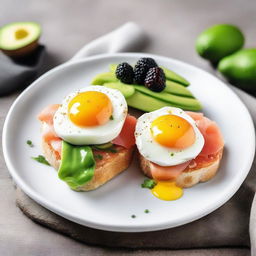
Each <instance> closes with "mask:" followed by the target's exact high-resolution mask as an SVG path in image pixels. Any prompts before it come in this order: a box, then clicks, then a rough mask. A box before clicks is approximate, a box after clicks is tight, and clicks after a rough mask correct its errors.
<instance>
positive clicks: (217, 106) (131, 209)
mask: <svg viewBox="0 0 256 256" xmlns="http://www.w3.org/2000/svg"><path fill="white" fill-rule="evenodd" d="M145 55H147V56H151V57H153V58H155V60H156V61H157V62H158V64H160V65H162V66H165V67H167V68H170V69H172V70H174V71H176V72H177V73H179V74H181V75H183V76H184V77H186V78H187V79H188V80H189V81H190V82H191V85H190V87H189V89H190V90H191V91H192V92H193V93H194V95H195V96H196V97H197V98H198V99H199V100H200V101H201V102H202V104H203V112H204V113H205V115H206V116H208V117H209V118H211V119H213V120H215V121H216V122H217V123H218V125H219V126H220V129H221V131H222V133H223V136H224V139H225V151H224V156H223V159H222V161H221V166H220V170H219V172H218V174H217V175H216V177H214V178H213V179H212V180H210V181H209V182H206V183H203V184H198V185H196V186H195V187H193V188H190V189H185V192H184V196H183V197H182V198H181V199H179V200H176V201H161V200H159V199H157V198H156V197H154V196H153V195H152V194H151V192H150V190H148V189H142V188H141V183H142V182H143V179H144V176H143V175H142V174H141V172H140V170H139V168H138V166H137V165H136V163H133V164H132V165H131V166H130V167H129V169H128V170H127V171H125V172H123V173H122V174H120V175H119V176H117V177H115V178H114V179H113V180H111V181H110V182H108V183H107V184H105V185H103V186H102V187H101V188H99V189H97V190H94V191H91V192H74V191H72V190H70V189H69V188H68V186H67V185H66V184H65V183H64V182H62V181H61V180H59V179H58V177H57V172H56V171H55V170H54V169H53V168H52V167H48V166H45V165H43V164H39V163H38V162H36V161H34V160H32V159H31V157H32V156H37V155H38V154H41V149H40V140H41V135H40V123H39V121H38V120H37V114H38V113H39V112H40V110H41V109H42V108H44V107H45V106H47V105H48V104H52V103H60V102H61V100H62V98H63V97H64V96H65V95H67V94H69V93H70V92H72V91H74V90H77V89H79V88H83V87H85V86H88V85H89V84H90V81H91V79H92V78H93V77H94V76H95V75H96V74H98V73H101V72H105V71H108V65H109V64H111V63H120V62H123V61H127V62H129V63H135V62H136V61H137V60H138V58H140V57H142V56H145ZM28 139H29V140H32V142H33V143H34V145H35V147H33V148H31V147H29V146H28V145H27V144H26V141H27V140H28ZM254 141H255V134H254V127H253V123H252V120H251V117H250V115H249V113H248V110H247V109H246V107H245V106H244V104H243V103H242V102H241V101H240V99H239V98H238V97H237V96H236V95H235V94H234V93H233V92H232V91H231V90H230V89H229V88H228V87H227V86H226V85H225V84H224V83H223V82H221V81H220V80H219V79H217V78H216V77H214V76H212V75H210V74H208V73H206V72H205V71H203V70H200V69H198V68H196V67H194V66H191V65H189V64H186V63H183V62H180V61H177V60H174V59H170V58H165V57H160V56H155V55H151V54H138V53H120V54H111V55H110V54H105V55H98V56H95V57H90V58H87V59H84V60H79V61H76V62H68V63H65V64H63V65H61V66H58V67H56V68H54V69H53V70H51V71H49V72H47V73H46V74H45V75H43V76H42V77H40V78H39V79H38V80H36V81H35V82H34V83H33V84H32V85H31V86H30V87H29V88H27V89H26V90H25V91H24V92H23V93H22V94H21V95H20V96H19V98H18V99H17V100H16V101H15V103H14V104H13V105H12V107H11V109H10V111H9V113H8V115H7V118H6V121H5V125H4V130H3V152H4V157H5V160H6V163H7V166H8V169H9V171H10V173H11V175H12V177H13V179H14V180H15V182H16V183H17V184H18V186H20V187H21V189H22V190H23V191H24V192H25V193H26V194H27V195H28V196H30V197H31V198H32V199H34V200H35V201H37V202H38V203H39V204H41V205H42V206H44V207H46V208H48V209H49V210H51V211H53V212H55V213H57V214H59V215H61V216H63V217H65V218H67V219H69V220H72V221H74V222H77V223H80V224H82V225H85V226H89V227H93V228H97V229H103V230H111V231H123V232H139V231H152V230H161V229H166V228H170V227H175V226H179V225H182V224H185V223H188V222H191V221H194V220H196V219H199V218H201V217H203V216H205V215H206V214H208V213H210V212H212V211H214V210H215V209H217V208H218V207H220V206H221V205H222V204H224V203H225V202H226V201H227V200H228V199H229V198H230V197H231V196H232V195H233V194H234V193H235V192H236V191H237V190H238V188H239V187H240V185H241V184H242V182H243V181H244V179H245V177H246V176H247V174H248V172H249V169H250V167H251V164H252V161H253V157H254V151H255V145H254ZM145 209H149V210H150V213H148V214H146V213H144V210H145ZM133 214H134V215H136V218H131V215H133Z"/></svg>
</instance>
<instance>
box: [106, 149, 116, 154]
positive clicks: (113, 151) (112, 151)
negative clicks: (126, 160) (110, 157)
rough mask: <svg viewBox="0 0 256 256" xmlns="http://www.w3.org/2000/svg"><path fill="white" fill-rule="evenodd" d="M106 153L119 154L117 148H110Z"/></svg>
mask: <svg viewBox="0 0 256 256" xmlns="http://www.w3.org/2000/svg"><path fill="white" fill-rule="evenodd" d="M106 151H109V152H111V153H117V152H118V151H117V150H116V149H115V148H108V149H107V150H106Z"/></svg>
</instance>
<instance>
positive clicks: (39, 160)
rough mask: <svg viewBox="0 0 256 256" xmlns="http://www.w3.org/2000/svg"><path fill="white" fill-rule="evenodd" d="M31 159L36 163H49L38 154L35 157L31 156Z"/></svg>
mask: <svg viewBox="0 0 256 256" xmlns="http://www.w3.org/2000/svg"><path fill="white" fill-rule="evenodd" d="M32 159H34V160H36V161H37V162H38V163H41V164H45V165H50V164H49V163H48V161H47V160H46V159H45V157H44V156H42V155H39V156H37V157H32Z"/></svg>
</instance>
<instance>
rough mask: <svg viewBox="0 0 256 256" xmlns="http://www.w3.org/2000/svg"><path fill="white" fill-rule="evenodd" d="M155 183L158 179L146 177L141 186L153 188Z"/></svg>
mask: <svg viewBox="0 0 256 256" xmlns="http://www.w3.org/2000/svg"><path fill="white" fill-rule="evenodd" d="M155 185H156V181H154V180H152V179H145V180H144V182H143V183H142V184H141V187H142V188H149V189H152V188H153V187H154V186H155Z"/></svg>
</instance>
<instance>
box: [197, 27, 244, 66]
mask: <svg viewBox="0 0 256 256" xmlns="http://www.w3.org/2000/svg"><path fill="white" fill-rule="evenodd" d="M243 45H244V36H243V34H242V32H241V31H240V29H239V28H238V27H236V26H233V25H229V24H219V25H215V26H212V27H210V28H208V29H206V30H205V31H203V32H202V33H201V34H200V35H199V36H198V38H197V40H196V50H197V52H198V54H199V55H200V56H201V57H203V58H205V59H207V60H209V61H211V62H212V63H217V62H218V61H219V60H220V59H222V58H223V57H226V56H228V55H230V54H232V53H234V52H236V51H237V50H239V49H241V48H242V47H243Z"/></svg>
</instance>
